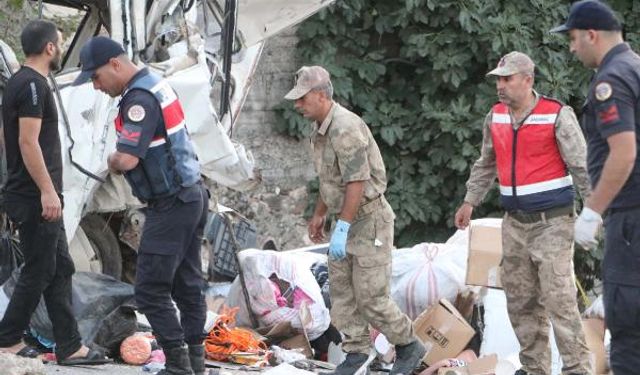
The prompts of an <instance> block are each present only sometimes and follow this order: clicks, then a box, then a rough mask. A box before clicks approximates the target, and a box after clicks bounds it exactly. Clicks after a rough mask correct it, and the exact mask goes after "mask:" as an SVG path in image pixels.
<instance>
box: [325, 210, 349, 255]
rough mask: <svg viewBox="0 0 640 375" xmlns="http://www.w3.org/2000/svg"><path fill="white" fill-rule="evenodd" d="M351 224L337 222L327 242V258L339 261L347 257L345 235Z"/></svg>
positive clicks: (341, 221)
mask: <svg viewBox="0 0 640 375" xmlns="http://www.w3.org/2000/svg"><path fill="white" fill-rule="evenodd" d="M350 226H351V224H349V223H347V222H346V221H343V220H338V222H337V223H336V227H335V229H334V230H333V234H331V242H329V257H331V259H333V260H341V259H343V258H344V257H345V256H347V235H348V234H349V227H350Z"/></svg>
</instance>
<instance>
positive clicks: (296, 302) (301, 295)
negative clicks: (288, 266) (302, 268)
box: [285, 288, 313, 309]
mask: <svg viewBox="0 0 640 375" xmlns="http://www.w3.org/2000/svg"><path fill="white" fill-rule="evenodd" d="M285 302H286V301H285ZM302 302H306V303H307V306H310V305H312V304H313V300H312V299H311V297H309V296H308V295H307V293H305V292H304V291H303V290H302V289H300V288H295V289H294V290H293V308H294V309H299V308H300V305H301V304H302Z"/></svg>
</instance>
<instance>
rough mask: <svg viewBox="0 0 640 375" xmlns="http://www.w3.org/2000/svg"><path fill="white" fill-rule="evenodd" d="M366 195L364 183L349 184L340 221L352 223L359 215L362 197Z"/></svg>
mask: <svg viewBox="0 0 640 375" xmlns="http://www.w3.org/2000/svg"><path fill="white" fill-rule="evenodd" d="M363 194H364V181H352V182H349V183H347V187H346V189H345V194H344V201H343V202H342V210H341V211H340V219H342V220H344V221H346V222H348V223H352V222H353V220H354V219H355V218H356V215H357V214H358V208H360V202H362V195H363Z"/></svg>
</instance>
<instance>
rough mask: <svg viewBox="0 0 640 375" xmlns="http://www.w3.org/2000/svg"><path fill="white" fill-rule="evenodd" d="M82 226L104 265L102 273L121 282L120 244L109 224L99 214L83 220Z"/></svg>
mask: <svg viewBox="0 0 640 375" xmlns="http://www.w3.org/2000/svg"><path fill="white" fill-rule="evenodd" d="M80 226H81V227H82V230H84V232H85V234H86V236H87V238H88V239H89V242H91V245H92V246H93V250H94V252H95V253H96V256H97V257H98V258H99V260H100V262H101V263H102V273H103V274H105V275H109V276H112V277H113V278H115V279H117V280H120V279H121V277H122V255H121V254H120V244H119V243H118V239H117V238H116V236H115V234H114V233H113V231H111V227H109V224H107V222H106V221H105V220H104V219H103V218H102V216H100V215H97V214H89V215H87V216H85V217H83V218H82V221H80Z"/></svg>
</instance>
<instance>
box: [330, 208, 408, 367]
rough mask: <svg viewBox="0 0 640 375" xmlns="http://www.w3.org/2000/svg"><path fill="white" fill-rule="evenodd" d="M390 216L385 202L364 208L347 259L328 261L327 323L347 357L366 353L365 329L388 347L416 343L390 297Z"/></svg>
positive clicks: (351, 231) (350, 238) (353, 228)
mask: <svg viewBox="0 0 640 375" xmlns="http://www.w3.org/2000/svg"><path fill="white" fill-rule="evenodd" d="M393 219H394V214H393V211H392V209H391V206H389V203H387V201H386V200H384V198H379V199H378V200H375V201H372V202H370V203H368V204H367V205H365V206H362V207H361V208H360V210H359V212H358V216H357V217H356V219H355V220H354V222H353V223H352V224H351V228H350V229H349V236H348V239H347V256H346V257H345V258H344V259H342V260H340V261H334V260H329V287H330V293H331V320H332V321H333V324H334V325H335V326H336V328H338V330H340V332H342V333H343V334H344V336H345V339H344V341H343V343H342V349H343V350H344V351H345V352H347V353H365V354H369V350H370V348H371V341H370V338H369V326H370V325H371V326H372V327H373V328H375V329H377V330H378V331H380V332H382V333H383V334H384V335H385V336H386V338H387V339H388V340H389V342H390V343H392V344H394V345H406V344H409V343H410V342H412V341H413V340H414V337H413V324H412V322H411V320H410V319H409V317H407V316H406V315H405V314H403V313H402V311H400V309H399V308H398V306H397V305H396V304H395V302H393V300H392V299H391V297H390V289H391V288H390V284H391V249H392V247H393Z"/></svg>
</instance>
